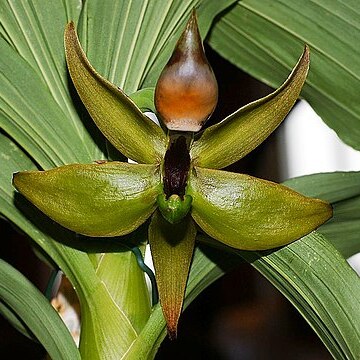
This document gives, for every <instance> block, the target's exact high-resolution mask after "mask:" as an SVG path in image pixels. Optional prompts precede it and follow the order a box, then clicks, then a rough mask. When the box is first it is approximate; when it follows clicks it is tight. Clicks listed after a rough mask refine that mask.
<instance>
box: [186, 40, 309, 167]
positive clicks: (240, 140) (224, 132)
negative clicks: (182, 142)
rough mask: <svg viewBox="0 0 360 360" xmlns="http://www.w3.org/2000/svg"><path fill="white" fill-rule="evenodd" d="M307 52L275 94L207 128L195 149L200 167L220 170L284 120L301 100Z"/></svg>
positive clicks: (195, 157) (307, 58)
mask: <svg viewBox="0 0 360 360" xmlns="http://www.w3.org/2000/svg"><path fill="white" fill-rule="evenodd" d="M309 61H310V59H309V48H308V47H307V46H305V50H304V53H303V55H302V56H301V58H300V60H299V61H298V63H297V65H296V66H295V68H294V69H293V71H292V73H291V74H290V76H289V77H288V79H287V80H286V81H285V82H284V84H283V85H282V86H281V87H280V88H279V89H277V90H276V91H275V92H273V93H272V94H270V95H268V96H266V97H264V98H262V99H260V100H257V101H255V102H253V103H250V104H248V105H246V106H244V107H242V108H241V109H239V110H237V111H236V112H234V113H233V114H231V115H230V116H228V117H227V118H226V119H224V120H223V121H222V122H220V123H219V124H216V125H213V126H211V127H209V128H208V129H206V130H205V131H204V132H203V134H202V135H201V136H200V138H199V139H198V140H197V141H195V142H194V144H193V146H192V148H191V156H192V158H193V159H194V163H195V164H196V165H199V166H202V167H207V168H215V169H220V168H223V167H226V166H228V165H230V164H233V163H234V162H236V161H237V160H239V159H241V158H243V157H244V156H245V155H247V154H248V153H249V152H251V151H252V150H253V149H255V148H256V147H257V146H258V145H259V144H261V143H262V142H263V141H264V140H265V139H266V138H267V137H268V136H269V135H270V134H271V133H272V132H273V131H274V130H275V129H276V128H277V127H278V126H279V125H280V123H281V122H282V121H283V120H284V118H285V117H286V115H287V114H288V112H289V111H290V109H291V108H292V107H293V105H294V103H295V101H296V99H297V98H298V96H299V94H300V91H301V89H302V86H303V85H304V82H305V79H306V75H307V73H308V69H309Z"/></svg>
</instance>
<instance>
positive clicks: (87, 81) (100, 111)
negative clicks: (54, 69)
mask: <svg viewBox="0 0 360 360" xmlns="http://www.w3.org/2000/svg"><path fill="white" fill-rule="evenodd" d="M65 53H66V61H67V65H68V68H69V72H70V76H71V78H72V81H73V83H74V85H75V88H76V90H77V92H78V94H79V96H80V98H81V100H82V102H83V103H84V105H85V107H86V108H87V110H88V112H89V114H90V115H91V117H92V119H93V120H94V122H95V124H96V126H97V127H98V128H99V129H100V130H101V132H102V133H103V134H104V135H105V136H106V138H107V139H108V140H109V141H110V142H111V143H112V144H113V145H114V146H115V148H117V149H118V150H119V151H120V152H121V153H123V154H124V155H125V156H127V157H128V158H130V159H132V160H135V161H137V162H139V163H147V164H152V163H159V162H160V160H161V159H162V158H163V155H164V154H165V150H166V137H165V134H164V132H163V131H162V129H161V128H160V127H159V126H157V125H156V124H154V123H153V122H152V121H151V120H150V119H149V118H148V117H147V116H145V115H144V114H143V113H142V112H141V111H140V109H139V108H138V107H137V106H136V105H135V103H134V102H133V101H132V100H131V99H130V98H129V97H128V96H127V95H126V94H125V93H124V92H123V91H121V90H120V89H119V88H117V87H116V86H115V85H113V84H111V83H110V82H109V81H107V80H106V79H104V78H103V77H101V76H100V75H99V74H98V73H97V72H96V71H95V69H94V68H93V67H92V66H91V64H90V63H89V61H88V59H87V58H86V56H85V53H84V51H83V50H82V48H81V46H80V43H79V40H78V37H77V35H76V31H75V27H74V23H72V22H70V23H69V24H68V25H67V26H66V29H65Z"/></svg>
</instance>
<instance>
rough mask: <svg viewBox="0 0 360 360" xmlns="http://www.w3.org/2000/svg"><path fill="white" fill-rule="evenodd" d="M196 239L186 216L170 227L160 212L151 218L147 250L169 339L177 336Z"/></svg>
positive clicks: (190, 219) (193, 225)
mask: <svg viewBox="0 0 360 360" xmlns="http://www.w3.org/2000/svg"><path fill="white" fill-rule="evenodd" d="M195 237H196V226H195V223H194V221H193V220H192V218H191V216H189V215H188V216H187V217H186V218H184V219H183V220H182V221H181V222H180V223H177V224H170V223H169V222H168V221H166V220H165V219H164V218H163V217H162V215H161V214H160V212H159V211H156V212H155V213H154V215H153V217H152V219H151V223H150V226H149V242H150V249H151V254H152V258H153V262H154V267H155V276H156V283H157V286H158V290H159V297H160V303H161V308H162V311H163V313H164V317H165V320H166V323H167V329H168V333H169V336H170V337H171V338H175V337H176V332H177V324H178V321H179V317H180V313H181V309H182V306H183V301H184V296H185V288H186V282H187V278H188V275H189V269H190V263H191V259H192V255H193V252H194V246H195Z"/></svg>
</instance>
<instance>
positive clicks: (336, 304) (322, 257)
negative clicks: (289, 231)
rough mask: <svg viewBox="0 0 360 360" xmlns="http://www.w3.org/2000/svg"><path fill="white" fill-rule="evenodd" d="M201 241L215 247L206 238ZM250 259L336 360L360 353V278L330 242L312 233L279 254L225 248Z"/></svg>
mask: <svg viewBox="0 0 360 360" xmlns="http://www.w3.org/2000/svg"><path fill="white" fill-rule="evenodd" d="M197 240H199V241H201V242H205V243H207V244H212V245H214V246H217V247H218V246H220V247H222V248H223V249H224V247H223V246H222V245H220V244H219V243H218V242H214V241H213V240H211V239H209V238H208V237H207V236H200V237H197ZM227 249H228V250H229V251H232V252H235V253H236V254H237V255H239V256H240V257H242V258H243V259H245V260H247V261H248V262H250V263H251V265H252V266H254V267H255V268H256V269H257V270H258V271H259V272H260V273H261V274H263V275H264V276H265V277H266V278H267V279H268V280H270V281H271V282H272V283H273V285H274V286H275V287H277V288H278V290H279V291H281V292H282V293H283V294H284V295H285V296H286V297H287V298H288V299H289V300H290V302H291V303H292V304H293V305H294V306H295V308H296V309H297V310H298V311H299V312H300V314H301V315H302V316H303V317H304V318H305V319H306V321H307V322H308V323H309V324H310V326H311V327H312V328H313V329H314V330H315V332H316V333H317V334H318V335H319V337H320V338H321V340H322V341H323V342H324V344H325V346H326V347H327V348H328V350H329V351H330V353H331V354H332V355H333V357H334V359H337V360H338V359H339V360H340V359H341V360H349V359H354V360H355V359H358V358H359V355H360V300H359V299H360V279H359V277H358V275H357V274H356V273H355V272H354V271H353V269H351V267H350V266H349V264H347V262H346V261H345V259H344V258H343V257H342V256H341V255H340V254H339V252H338V251H336V249H335V248H334V247H333V246H332V245H331V244H330V243H329V242H328V241H326V239H325V238H324V237H323V236H322V235H320V234H318V233H316V232H313V233H311V234H309V235H307V236H305V237H303V238H302V239H300V240H298V241H295V242H293V243H292V244H290V245H287V246H285V247H283V248H281V249H278V250H276V251H271V252H269V251H267V252H254V251H240V250H235V249H231V248H227Z"/></svg>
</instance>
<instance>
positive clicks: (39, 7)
mask: <svg viewBox="0 0 360 360" xmlns="http://www.w3.org/2000/svg"><path fill="white" fill-rule="evenodd" d="M79 3H80V1H78V0H74V1H73V0H65V1H61V2H56V1H52V2H47V3H46V5H44V3H43V1H41V0H34V1H32V2H26V1H25V2H24V1H15V2H1V4H0V22H1V25H2V26H1V29H0V31H1V34H2V38H1V39H0V49H1V54H2V57H1V60H0V78H1V87H0V107H1V109H2V111H1V112H0V114H1V116H0V127H1V128H3V129H5V130H6V131H7V132H8V133H9V134H10V135H11V136H12V137H13V138H14V139H16V141H17V142H18V143H20V144H21V145H22V146H23V147H24V148H25V149H26V150H27V151H28V152H29V153H30V154H31V156H33V157H34V158H35V159H36V161H37V162H38V163H39V164H40V165H41V166H42V167H43V168H49V167H52V166H54V164H56V165H61V164H64V163H71V162H74V161H79V162H89V161H92V160H94V159H100V158H102V155H101V151H100V150H99V148H98V146H97V144H96V143H95V142H94V140H93V138H92V136H95V137H96V136H97V137H98V136H99V134H96V132H95V131H94V130H93V129H92V128H91V126H89V125H88V124H84V123H83V121H82V120H81V119H80V116H79V113H78V110H77V107H76V106H75V103H74V101H73V97H72V94H71V91H70V89H69V87H68V74H67V69H66V65H65V53H64V45H63V30H64V27H65V24H66V22H67V21H68V17H71V18H74V19H76V18H77V17H78V16H79V12H80V9H81V6H80V4H79ZM54 14H56V16H54ZM34 89H36V91H34ZM89 130H90V131H91V133H92V135H90V132H89ZM69 143H71V144H72V146H69V145H68V144H69ZM71 159H72V160H71Z"/></svg>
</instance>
